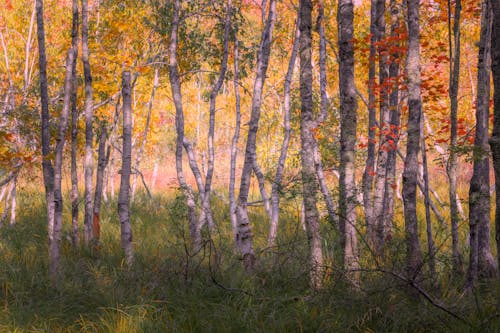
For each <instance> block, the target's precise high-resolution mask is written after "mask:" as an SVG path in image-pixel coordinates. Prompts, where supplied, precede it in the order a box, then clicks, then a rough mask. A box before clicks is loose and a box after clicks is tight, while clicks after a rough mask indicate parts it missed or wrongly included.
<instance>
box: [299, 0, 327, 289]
mask: <svg viewBox="0 0 500 333" xmlns="http://www.w3.org/2000/svg"><path fill="white" fill-rule="evenodd" d="M299 11H300V25H299V26H300V38H299V44H300V99H301V104H302V108H301V115H300V141H301V151H300V154H301V159H302V188H303V190H302V191H303V192H302V196H303V201H304V214H305V225H306V233H307V241H308V243H309V251H310V252H309V255H310V263H309V265H310V275H311V286H312V287H313V288H315V289H318V288H321V285H322V280H323V267H322V266H323V253H322V246H321V235H320V231H319V217H318V208H317V207H316V193H317V192H318V181H317V179H316V166H315V158H314V155H315V154H314V153H315V148H316V142H315V140H314V127H315V121H314V116H313V100H312V94H313V89H312V81H313V76H312V63H311V56H312V35H311V28H312V15H311V12H312V2H311V0H301V1H300V9H299Z"/></svg>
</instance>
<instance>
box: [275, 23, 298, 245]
mask: <svg viewBox="0 0 500 333" xmlns="http://www.w3.org/2000/svg"><path fill="white" fill-rule="evenodd" d="M299 38H300V15H297V22H296V24H295V34H294V40H293V45H292V52H291V54H290V60H289V61H288V69H287V71H286V76H285V83H284V84H283V142H282V144H281V150H280V156H279V158H278V165H277V167H276V174H275V176H274V181H273V184H272V186H271V206H272V207H271V224H270V228H269V236H268V239H267V245H268V246H274V245H275V244H276V237H277V235H278V223H279V213H280V208H279V204H280V192H281V187H282V180H283V174H284V172H285V163H286V158H287V155H288V147H289V145H290V136H291V132H292V127H291V124H290V107H291V105H290V104H291V103H290V90H291V86H292V78H293V71H294V68H295V63H296V62H297V53H298V51H299Z"/></svg>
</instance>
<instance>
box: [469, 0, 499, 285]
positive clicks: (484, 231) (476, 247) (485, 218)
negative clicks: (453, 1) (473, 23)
mask: <svg viewBox="0 0 500 333" xmlns="http://www.w3.org/2000/svg"><path fill="white" fill-rule="evenodd" d="M491 14H492V13H491V5H490V4H489V1H488V0H484V1H483V3H482V18H481V33H480V40H479V55H478V65H477V99H476V134H475V137H474V151H473V174H472V179H471V182H470V188H469V231H470V232H469V239H470V252H469V255H470V259H469V267H468V269H467V282H466V285H467V286H468V287H472V286H473V285H474V283H475V282H476V279H477V278H478V277H479V276H481V277H491V276H493V275H495V271H496V267H495V265H496V264H495V259H494V257H493V255H492V253H491V248H490V221H491V219H490V212H491V198H490V191H489V188H490V160H489V146H488V128H489V115H490V112H489V111H490V95H491V87H490V75H491V73H490V60H491V57H490V50H491V36H492V35H491V23H492V17H491V16H492V15H491Z"/></svg>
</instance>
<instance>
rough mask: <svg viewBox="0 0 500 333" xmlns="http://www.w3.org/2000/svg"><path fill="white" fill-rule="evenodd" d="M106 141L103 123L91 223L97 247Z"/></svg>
mask: <svg viewBox="0 0 500 333" xmlns="http://www.w3.org/2000/svg"><path fill="white" fill-rule="evenodd" d="M107 139H108V127H107V126H106V124H105V123H103V124H102V125H101V135H100V136H99V150H98V153H97V174H96V182H95V194H94V207H93V208H94V218H93V223H92V232H93V235H92V236H93V242H94V245H95V246H96V247H97V246H99V241H100V236H101V201H102V193H103V183H104V170H105V169H106V165H107V164H108V158H109V155H108V154H107V153H106V140H107ZM108 152H109V150H108Z"/></svg>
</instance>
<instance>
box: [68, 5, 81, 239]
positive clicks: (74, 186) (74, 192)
mask: <svg viewBox="0 0 500 333" xmlns="http://www.w3.org/2000/svg"><path fill="white" fill-rule="evenodd" d="M72 10H73V26H72V29H71V46H72V48H73V52H74V54H75V59H76V58H77V57H78V26H79V9H78V0H73V7H72ZM72 70H73V75H72V82H71V192H70V199H71V226H72V230H71V239H72V241H73V245H74V246H78V244H79V241H80V237H79V230H78V229H79V226H78V166H77V146H78V109H77V88H78V86H77V85H78V84H77V82H76V61H74V62H73V69H72Z"/></svg>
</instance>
